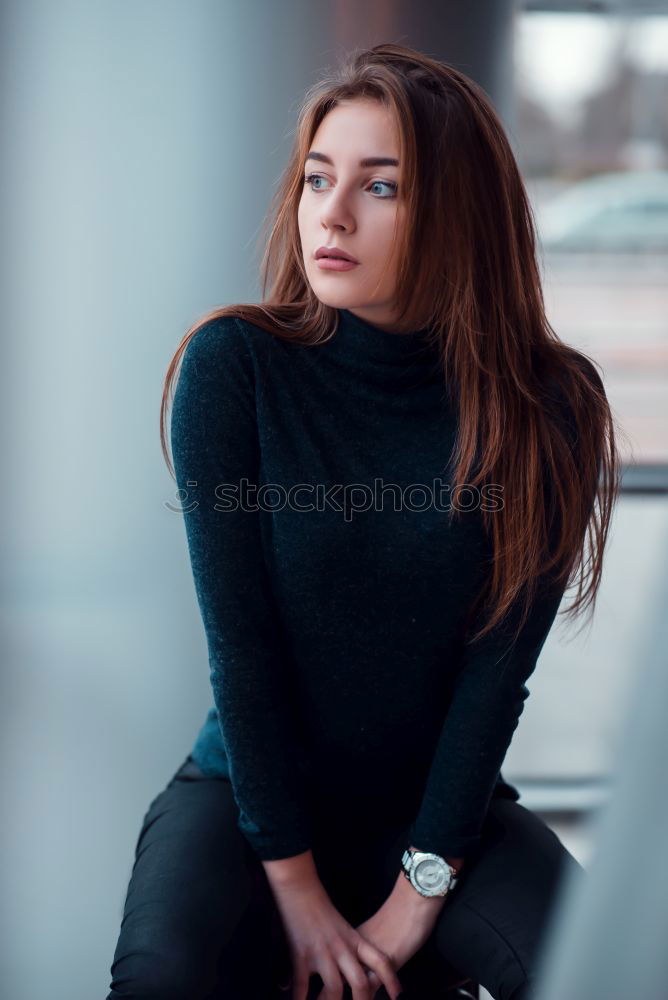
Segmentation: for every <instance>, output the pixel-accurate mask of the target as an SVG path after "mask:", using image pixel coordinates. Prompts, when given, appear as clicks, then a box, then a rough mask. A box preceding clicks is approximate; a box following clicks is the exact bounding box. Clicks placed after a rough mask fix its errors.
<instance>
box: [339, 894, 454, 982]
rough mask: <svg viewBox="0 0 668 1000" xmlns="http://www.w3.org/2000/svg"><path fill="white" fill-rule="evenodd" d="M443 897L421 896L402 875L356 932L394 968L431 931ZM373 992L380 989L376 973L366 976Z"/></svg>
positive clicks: (415, 949)
mask: <svg viewBox="0 0 668 1000" xmlns="http://www.w3.org/2000/svg"><path fill="white" fill-rule="evenodd" d="M444 902H445V897H444V896H430V897H424V896H420V894H419V893H417V892H416V891H415V889H414V888H413V886H412V885H411V884H410V883H409V882H408V880H407V879H406V878H405V876H404V875H403V874H400V875H399V877H398V879H397V881H396V883H395V886H394V888H393V890H392V892H391V893H390V895H389V896H388V897H387V899H386V900H385V902H384V903H383V905H382V906H381V907H380V909H379V910H377V911H376V913H374V914H373V916H371V917H369V919H368V920H365V921H364V922H363V923H361V924H359V926H358V927H357V928H356V930H358V931H359V933H360V934H361V935H362V936H363V937H364V938H366V940H367V941H368V942H369V943H370V944H373V945H375V946H376V948H378V949H380V951H382V952H383V954H385V955H387V956H388V957H389V959H390V961H391V962H392V965H393V967H394V968H395V969H397V970H398V969H400V968H401V967H402V965H405V964H406V962H407V961H408V960H409V959H410V958H412V957H413V955H415V954H416V952H418V951H419V950H420V948H421V947H422V945H423V944H424V943H425V941H426V940H427V938H428V937H429V936H430V934H431V932H432V930H433V929H434V924H435V923H436V921H437V919H438V915H439V913H440V912H441V908H442V906H443V903H444ZM368 978H369V982H370V984H371V986H372V989H373V993H372V994H371V995H372V996H375V991H376V990H378V989H379V987H380V985H381V984H380V981H379V980H378V978H377V977H376V974H375V971H371V972H369V973H368Z"/></svg>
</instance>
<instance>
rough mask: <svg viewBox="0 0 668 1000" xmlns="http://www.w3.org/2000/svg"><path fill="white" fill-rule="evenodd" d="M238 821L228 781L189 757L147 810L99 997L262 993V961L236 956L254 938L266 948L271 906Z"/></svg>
mask: <svg viewBox="0 0 668 1000" xmlns="http://www.w3.org/2000/svg"><path fill="white" fill-rule="evenodd" d="M237 819H238V809H237V806H236V803H235V801H234V797H233V794H232V787H231V785H230V783H229V782H228V781H226V780H225V779H222V778H206V777H205V776H203V775H202V774H201V772H200V771H199V769H198V768H197V767H196V766H195V765H194V764H193V763H192V762H191V759H190V756H189V757H188V758H187V759H186V761H184V763H183V764H182V765H181V767H180V768H179V769H178V771H177V772H176V773H175V775H174V776H173V778H172V779H171V780H170V782H169V783H168V784H167V786H166V787H165V788H164V789H163V791H162V792H160V794H159V795H158V796H157V797H156V798H155V799H154V800H153V802H152V803H151V804H150V806H149V809H148V812H147V813H146V815H145V816H144V820H143V823H142V826H141V830H140V833H139V837H138V840H137V844H136V847H135V860H134V865H133V869H132V874H131V877H130V881H129V885H128V890H127V897H126V901H125V907H124V912H123V918H122V921H121V929H120V934H119V938H118V943H117V945H116V950H115V953H114V960H113V963H112V966H111V974H112V980H111V984H110V985H111V992H110V993H109V994H108V997H107V1000H120V998H121V997H123V998H125V1000H127V998H130V997H133V998H137V1000H139V998H142V1000H144V998H149V997H152V998H160V1000H177V998H178V1000H198V998H202V1000H203V998H205V997H208V996H209V995H211V996H212V997H214V996H215V997H216V998H218V997H221V998H222V997H225V996H228V997H230V998H232V997H235V998H236V997H239V998H241V997H244V996H246V995H248V996H249V997H250V996H255V995H257V993H254V992H253V991H254V989H255V990H257V989H264V988H265V983H264V979H263V977H265V978H266V977H269V976H270V970H271V963H267V962H265V963H257V962H251V963H250V964H249V963H247V962H246V961H245V955H246V954H247V953H248V952H249V951H250V943H251V942H252V939H253V937H254V936H255V935H262V936H265V941H266V942H267V944H269V941H268V935H269V933H270V931H271V922H272V919H273V915H272V913H271V907H272V902H273V901H272V898H271V891H270V889H269V886H268V883H267V882H266V876H264V870H263V868H262V866H261V862H260V861H259V860H258V859H257V858H256V856H255V854H254V853H253V851H252V849H251V848H250V845H249V844H248V842H247V841H246V839H245V838H244V836H243V834H242V833H241V831H240V830H239V828H238V825H237ZM245 949H248V951H245ZM271 971H273V970H271ZM249 976H253V977H254V978H253V981H252V982H247V981H246V980H247V978H248V977H249Z"/></svg>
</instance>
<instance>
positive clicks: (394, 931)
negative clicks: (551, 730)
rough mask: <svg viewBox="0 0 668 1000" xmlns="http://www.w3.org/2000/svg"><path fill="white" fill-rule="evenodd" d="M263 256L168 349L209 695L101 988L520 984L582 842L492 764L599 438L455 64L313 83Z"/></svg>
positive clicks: (585, 371)
mask: <svg viewBox="0 0 668 1000" xmlns="http://www.w3.org/2000/svg"><path fill="white" fill-rule="evenodd" d="M342 255H343V256H345V258H346V260H347V263H343V262H342V261H341V256H342ZM336 258H339V259H338V260H337V259H336ZM263 277H264V286H263V304H262V305H237V306H229V307H225V308H221V309H217V310H216V311H215V312H213V313H211V314H209V315H207V316H206V317H205V318H204V319H203V320H202V321H200V322H198V323H197V324H196V325H195V326H194V327H193V328H191V329H190V330H189V331H188V332H187V333H186V335H185V336H184V338H183V340H182V341H181V344H180V345H179V347H178V350H177V352H176V355H175V357H174V359H173V360H172V363H171V364H170V367H169V370H168V372H167V376H166V384H165V393H164V396H163V407H162V412H161V418H162V421H161V437H162V445H163V449H164V452H165V456H166V458H167V461H168V462H169V455H168V452H167V448H166V431H165V427H166V421H165V412H166V402H167V399H168V396H169V393H170V389H172V388H173V382H174V381H175V375H176V368H177V366H178V365H179V362H181V365H180V370H179V373H178V381H176V390H175V393H174V396H173V407H172V416H171V445H172V452H173V457H174V468H175V472H176V481H177V483H178V487H179V497H180V500H181V503H182V509H183V514H184V521H185V528H186V533H187V541H188V546H189V553H190V559H191V565H192V572H193V578H194V583H195V587H196V592H197V598H198V602H199V607H200V609H201V614H202V620H203V624H204V628H205V631H206V637H207V642H208V651H209V665H210V677H211V685H212V691H213V700H214V706H213V707H212V708H211V710H210V712H209V714H208V717H207V719H206V721H205V723H204V725H203V727H202V729H201V731H200V733H199V735H198V737H197V740H196V742H195V745H194V746H193V748H192V753H190V754H189V755H188V757H187V758H186V760H185V762H184V764H183V765H182V766H181V768H179V770H178V771H177V772H176V773H175V775H174V777H173V778H172V780H171V781H170V782H169V784H168V785H167V787H166V788H165V789H164V790H163V791H162V792H161V793H160V794H159V795H158V796H157V798H156V799H155V800H154V801H153V802H152V803H151V806H150V808H149V811H148V812H147V814H146V816H145V818H144V822H143V825H142V829H141V832H140V835H139V839H138V842H137V846H136V856H135V863H134V868H133V872H132V877H131V880H130V885H129V887H128V894H127V901H126V905H125V913H124V917H123V922H122V926H121V932H120V936H119V940H118V944H117V948H116V953H115V956H114V962H113V965H112V976H113V979H112V984H111V987H112V988H111V992H110V993H109V998H110V1000H111V998H120V997H137V998H139V997H148V996H151V997H161V998H168V997H169V998H183V1000H197V998H204V997H225V998H229V1000H243V998H246V997H249V998H255V997H257V998H260V1000H266V998H270V997H272V996H274V995H278V996H280V995H281V994H280V993H276V992H275V991H276V989H277V985H278V980H279V979H280V978H283V979H287V980H288V985H287V987H286V986H285V984H283V985H284V988H286V989H289V990H290V996H291V1000H306V998H307V995H308V997H309V998H311V997H314V996H319V997H321V998H323V1000H340V998H342V997H343V996H344V995H346V996H349V997H350V996H351V997H352V998H354V1000H370V998H371V997H373V996H386V997H387V996H389V997H392V998H395V997H396V996H398V994H399V991H400V990H401V988H402V986H405V987H406V988H407V989H408V987H409V986H410V983H411V976H410V971H411V970H415V969H418V968H420V969H421V973H420V974H421V975H423V974H424V969H425V968H426V965H425V963H426V962H427V960H428V958H429V957H430V958H431V960H433V961H434V963H435V964H434V965H433V966H431V967H430V968H432V967H433V969H434V973H433V974H434V984H435V985H436V983H437V975H438V974H439V973H438V972H437V971H436V969H437V966H438V968H439V969H440V970H442V969H444V968H446V967H448V966H451V967H452V969H453V970H454V971H455V973H456V975H459V976H460V977H461V978H462V979H470V980H471V981H473V982H475V983H479V984H482V985H484V986H485V987H486V988H487V989H488V990H489V991H490V992H491V994H492V996H493V997H495V998H499V1000H518V998H524V997H526V996H527V995H528V994H527V990H528V989H529V988H530V986H531V983H532V982H533V980H534V977H535V973H536V968H537V964H538V958H539V955H540V949H541V945H542V942H543V940H544V938H545V932H546V928H547V926H548V921H549V918H550V914H551V912H552V910H553V906H554V902H555V898H556V893H557V890H558V887H559V885H560V883H561V879H562V877H563V876H564V874H565V872H566V870H567V869H572V870H574V871H577V872H578V873H579V872H581V869H579V866H578V865H577V863H576V861H575V859H573V858H572V856H571V855H570V854H569V853H568V851H567V850H566V848H565V847H564V846H563V844H562V843H561V842H560V840H559V839H558V838H557V837H556V835H555V834H554V833H553V832H552V831H551V830H550V829H549V828H548V827H547V826H546V825H545V823H543V821H542V820H541V819H540V818H539V817H537V816H535V815H534V814H533V813H531V812H530V811H529V810H527V809H526V808H524V806H522V805H521V804H520V803H519V802H518V798H519V794H518V792H517V790H516V789H515V788H514V787H513V786H512V785H509V784H507V783H506V782H505V781H504V780H503V777H502V775H501V771H500V769H501V765H502V763H503V760H504V757H505V754H506V751H507V749H508V746H509V744H510V741H511V737H512V734H513V732H514V730H515V728H516V726H517V722H518V718H519V716H520V713H521V712H522V709H523V704H524V700H525V699H526V697H527V695H528V693H529V691H528V688H527V687H526V681H527V679H528V678H529V676H530V675H531V673H532V672H533V670H534V668H535V666H536V661H537V659H538V656H539V653H540V651H541V648H542V646H543V644H544V642H545V639H546V637H547V635H548V633H549V631H550V628H551V626H552V624H553V622H554V620H555V617H556V614H557V611H558V608H559V606H560V604H561V601H562V597H563V595H564V591H565V589H566V587H567V586H568V585H569V584H570V583H571V582H572V580H573V579H574V575H575V574H576V570H577V569H578V568H579V569H580V574H579V580H578V593H577V598H576V601H575V603H574V604H573V605H572V606H571V607H570V608H569V609H568V610H569V613H571V614H575V613H576V612H577V611H579V610H582V608H584V607H585V606H586V605H587V603H590V604H592V603H593V601H594V597H595V594H596V591H597V589H598V586H599V582H600V577H601V569H602V557H603V550H604V546H605V542H606V537H607V532H608V526H609V522H610V517H611V511H612V507H613V503H614V500H615V498H616V492H617V488H618V481H617V479H618V456H617V451H616V446H615V438H614V430H613V419H612V416H611V412H610V409H609V406H608V402H607V399H606V396H605V392H604V389H603V385H602V382H601V379H600V377H599V375H598V373H597V371H596V369H595V367H594V365H593V364H592V362H591V361H590V360H589V359H588V358H587V357H586V356H585V355H583V354H581V353H579V352H578V351H576V350H574V349H573V348H571V347H569V346H567V345H566V344H564V343H563V342H562V341H560V340H559V339H558V337H557V336H556V334H555V333H554V331H553V330H552V328H551V327H550V325H549V323H548V321H547V319H546V316H545V311H544V305H543V299H542V292H541V282H540V277H539V271H538V267H537V263H536V240H535V232H534V225H533V219H532V215H531V210H530V206H529V202H528V200H527V196H526V192H525V188H524V186H523V183H522V178H521V176H520V173H519V170H518V167H517V164H516V162H515V159H514V157H513V154H512V152H511V149H510V146H509V144H508V141H507V139H506V137H505V135H504V132H503V129H502V127H501V125H500V123H499V120H498V118H497V116H496V114H495V112H494V110H493V108H492V106H491V104H490V102H489V100H488V99H487V98H486V96H485V94H484V92H483V91H482V90H481V88H480V87H478V86H477V85H476V84H475V83H474V82H472V81H471V80H470V79H468V78H467V77H466V76H464V75H463V74H462V73H460V72H458V71H457V70H455V69H453V68H452V67H451V66H448V65H446V64H444V63H441V62H437V61H435V60H433V59H430V58H428V57H427V56H425V55H423V54H421V53H419V52H416V51H414V50H412V49H409V48H406V47H404V46H400V45H393V44H387V45H379V46H376V47H375V48H372V49H370V50H365V51H361V52H358V53H356V54H354V55H353V56H352V57H351V58H350V59H349V60H348V61H347V62H346V64H345V65H344V66H343V67H342V68H341V69H340V70H339V71H338V72H337V74H336V75H335V76H333V77H331V78H330V77H328V78H326V79H324V80H322V81H321V82H320V83H319V84H318V85H317V86H316V87H314V88H313V89H312V90H311V91H309V93H308V95H307V97H306V101H305V104H304V107H303V109H302V112H301V115H300V119H299V124H298V129H297V135H296V140H295V147H294V151H293V153H292V155H291V157H290V161H289V164H288V166H287V169H286V172H285V176H284V180H283V183H282V186H281V187H280V189H279V191H278V193H277V206H276V215H275V219H274V226H273V230H272V231H271V233H270V236H269V239H268V243H267V250H266V256H265V259H264V260H263ZM268 280H271V291H270V294H269V296H267V295H266V287H267V281H268ZM587 542H588V543H589V552H588V554H586V553H585V544H586V543H587ZM423 854H425V855H427V857H422V855H423ZM439 963H440V964H439ZM422 981H424V980H422ZM282 995H283V996H285V995H286V994H285V993H283V994H282Z"/></svg>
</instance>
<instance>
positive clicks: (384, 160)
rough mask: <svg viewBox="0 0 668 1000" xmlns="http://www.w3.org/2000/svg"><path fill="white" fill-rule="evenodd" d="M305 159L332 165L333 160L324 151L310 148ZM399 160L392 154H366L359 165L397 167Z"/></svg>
mask: <svg viewBox="0 0 668 1000" xmlns="http://www.w3.org/2000/svg"><path fill="white" fill-rule="evenodd" d="M306 159H307V160H320V161H321V162H322V163H329V164H331V166H334V161H333V160H332V158H331V157H330V156H326V155H325V153H316V152H315V150H311V152H310V153H307V154H306ZM398 166H399V161H398V160H395V159H394V157H393V156H366V157H365V158H364V159H363V160H360V167H398Z"/></svg>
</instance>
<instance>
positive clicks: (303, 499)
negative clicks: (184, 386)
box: [164, 477, 503, 521]
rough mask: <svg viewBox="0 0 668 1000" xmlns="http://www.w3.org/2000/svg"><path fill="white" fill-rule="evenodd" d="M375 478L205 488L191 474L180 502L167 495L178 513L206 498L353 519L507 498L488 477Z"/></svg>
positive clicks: (479, 505)
mask: <svg viewBox="0 0 668 1000" xmlns="http://www.w3.org/2000/svg"><path fill="white" fill-rule="evenodd" d="M373 483H374V484H373V487H371V486H369V485H368V484H367V483H335V484H334V485H333V486H327V485H326V484H325V483H295V484H294V485H292V486H289V487H285V486H283V485H282V484H280V483H262V484H261V485H259V486H258V484H257V483H252V482H249V480H248V479H245V478H244V479H240V480H239V483H238V484H237V483H219V484H218V485H217V486H216V487H210V486H208V487H207V488H206V490H204V488H203V487H201V485H200V484H199V483H198V481H197V480H196V479H188V480H187V481H186V484H185V488H181V489H178V490H177V491H176V499H177V501H178V504H174V503H172V502H170V501H169V500H165V501H164V504H165V507H167V509H168V510H171V511H173V512H174V513H175V514H190V513H192V512H193V511H195V510H197V508H198V507H199V506H200V505H201V504H202V503H208V504H210V509H211V510H215V511H220V512H222V513H225V512H229V511H237V510H243V511H257V510H262V511H267V512H268V513H275V512H276V511H279V510H286V509H287V510H294V511H299V512H302V513H304V512H310V511H324V510H328V509H330V510H333V511H335V512H337V513H342V514H343V517H344V520H346V521H351V520H352V519H353V516H354V515H355V514H356V513H362V512H364V511H369V510H373V511H378V510H385V509H386V507H387V506H389V505H390V504H391V506H392V509H393V510H395V511H400V510H408V511H414V512H417V513H419V512H421V511H425V510H429V509H430V508H432V507H433V509H434V510H437V511H442V512H443V513H447V512H448V511H450V510H453V509H454V510H459V511H463V512H468V511H473V510H485V511H497V510H501V509H502V508H503V499H502V497H501V496H498V495H497V494H498V493H501V494H503V486H501V485H500V484H497V483H485V484H484V485H483V486H480V487H478V486H472V485H470V484H469V483H460V484H459V485H458V486H455V487H454V488H452V487H451V485H450V484H449V483H445V482H443V480H442V479H440V478H438V477H437V478H435V479H433V480H432V483H431V485H427V484H425V483H410V484H409V485H408V486H400V485H399V484H398V483H385V482H384V480H383V479H382V478H376V479H374V481H373ZM214 497H215V500H214Z"/></svg>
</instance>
